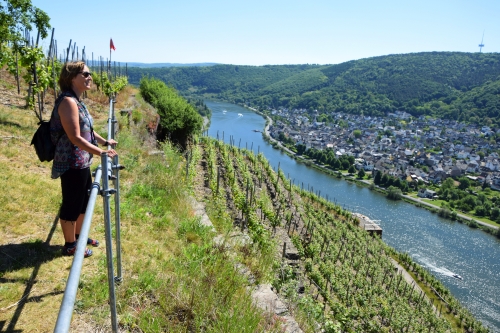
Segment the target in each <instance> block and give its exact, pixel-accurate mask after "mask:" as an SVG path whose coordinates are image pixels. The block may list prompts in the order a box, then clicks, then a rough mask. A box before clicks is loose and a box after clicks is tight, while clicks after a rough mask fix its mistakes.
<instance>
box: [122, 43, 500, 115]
mask: <svg viewBox="0 0 500 333" xmlns="http://www.w3.org/2000/svg"><path fill="white" fill-rule="evenodd" d="M143 75H152V76H154V77H156V78H159V79H161V80H163V81H164V82H166V83H167V84H172V85H173V86H174V87H175V88H177V89H179V90H180V91H181V92H188V91H189V92H190V93H193V94H199V95H203V96H207V97H215V98H219V99H224V100H227V101H231V102H236V103H240V104H247V105H251V106H254V107H257V108H260V109H266V108H277V107H279V106H283V107H288V108H304V109H307V110H315V109H317V110H318V111H319V112H320V116H319V117H318V119H321V120H322V121H327V122H328V121H329V120H328V117H327V115H326V113H327V112H331V111H334V112H345V113H354V114H364V115H377V116H382V115H385V114H386V113H388V112H393V111H395V110H402V111H406V112H408V113H410V114H412V115H413V116H421V115H424V116H433V117H439V118H448V119H455V120H460V121H465V122H482V121H483V120H484V121H485V123H486V124H493V125H499V124H500V117H499V115H500V114H499V113H498V112H499V111H498V110H500V105H499V103H500V101H499V99H498V95H499V93H500V80H499V75H500V54H497V53H489V54H486V53H462V52H422V53H411V54H400V55H388V56H381V57H374V58H367V59H361V60H355V61H349V62H346V63H342V64H338V65H324V66H318V65H286V66H234V65H217V66H210V67H171V68H152V69H143V68H130V69H129V78H130V81H131V82H132V83H137V82H139V79H140V78H141V77H142V76H143ZM322 114H325V116H323V117H321V115H322Z"/></svg>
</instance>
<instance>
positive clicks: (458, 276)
mask: <svg viewBox="0 0 500 333" xmlns="http://www.w3.org/2000/svg"><path fill="white" fill-rule="evenodd" d="M452 276H453V277H454V278H455V279H459V280H462V277H461V276H460V275H458V274H455V273H453V274H452Z"/></svg>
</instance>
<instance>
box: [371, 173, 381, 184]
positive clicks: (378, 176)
mask: <svg viewBox="0 0 500 333" xmlns="http://www.w3.org/2000/svg"><path fill="white" fill-rule="evenodd" d="M381 182H382V173H381V172H380V171H375V177H373V183H374V184H375V185H380V183H381Z"/></svg>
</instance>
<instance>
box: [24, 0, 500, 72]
mask: <svg viewBox="0 0 500 333" xmlns="http://www.w3.org/2000/svg"><path fill="white" fill-rule="evenodd" d="M32 3H33V5H34V6H36V7H39V8H40V9H42V10H44V11H45V12H47V14H48V15H49V16H50V18H51V25H52V26H53V27H54V28H55V37H54V38H55V39H56V40H57V44H58V50H59V53H61V52H62V50H63V49H65V48H66V47H67V46H68V44H69V41H70V39H71V40H72V41H73V42H76V45H77V46H78V47H79V49H80V50H81V49H82V48H83V47H85V50H86V53H87V56H88V58H90V57H91V54H92V52H93V53H94V58H97V57H98V56H102V57H104V58H108V57H109V39H110V38H113V42H114V44H115V47H116V51H113V53H112V60H115V61H120V62H144V63H158V62H169V63H199V62H216V63H224V64H238V65H268V64H272V65H274V64H306V63H308V64H337V63H342V62H345V61H349V60H354V59H361V58H368V57H373V56H380V55H387V54H396V53H412V52H423V51H461V52H478V51H479V47H478V44H479V43H480V42H481V38H482V35H483V32H484V44H485V47H484V48H483V52H500V1H499V0H474V1H471V0H467V1H462V0H454V1H452V0H418V1H411V0H410V1H404V0H378V1H374V0H350V1H349V0H343V1H338V0H307V1H299V0H286V1H285V0H266V1H263V0H252V1H245V0H205V1H202V0H182V1H180V0H176V1H171V0H143V1H130V0H121V1H110V0H101V1H96V0H86V1H83V2H78V3H76V2H68V1H62V0H32ZM77 8H78V9H77ZM49 38H50V34H49ZM49 38H47V40H45V41H44V42H43V45H44V46H45V47H46V48H48V45H49V43H50V40H49Z"/></svg>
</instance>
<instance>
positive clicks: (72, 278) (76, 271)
mask: <svg viewBox="0 0 500 333" xmlns="http://www.w3.org/2000/svg"><path fill="white" fill-rule="evenodd" d="M115 123H116V119H115V114H114V100H113V99H110V104H109V119H108V141H109V140H111V139H114V136H115V127H114V124H115ZM108 148H109V147H108ZM121 169H123V166H120V165H119V164H118V156H116V157H114V158H113V160H111V159H110V158H109V157H108V156H107V154H106V153H104V152H103V153H102V154H101V164H100V165H99V166H98V167H97V170H96V172H95V178H94V182H93V183H92V188H91V191H90V197H89V201H88V204H87V209H86V210H85V218H84V220H83V224H82V229H81V231H80V237H79V239H78V242H77V245H76V252H75V255H74V258H73V263H72V265H71V270H70V273H69V276H68V281H67V284H66V289H65V291H64V296H63V300H62V302H61V307H60V309H59V314H58V316H57V321H56V326H55V328H54V333H66V332H68V331H69V327H70V324H71V317H72V316H73V310H74V307H75V300H76V293H77V291H78V284H79V282H80V275H81V271H82V266H83V259H84V255H85V248H86V247H87V238H88V235H89V230H90V226H91V224H92V215H93V214H94V208H95V202H96V199H97V195H98V194H100V195H101V196H102V197H103V205H104V224H105V225H104V226H105V234H106V235H105V236H106V259H107V268H108V287H109V305H110V311H111V328H112V331H113V332H118V320H117V314H116V299H115V281H116V282H120V281H122V269H121V245H120V243H121V242H120V198H119V187H120V186H119V170H121ZM103 170H104V172H103ZM101 180H102V189H101V188H100V185H99V184H100V182H101ZM109 180H113V183H114V188H109ZM112 194H115V195H116V196H115V227H116V252H117V255H116V256H117V270H118V276H117V277H115V276H114V273H113V247H112V234H111V211H110V204H109V199H110V196H111V195H112Z"/></svg>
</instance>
